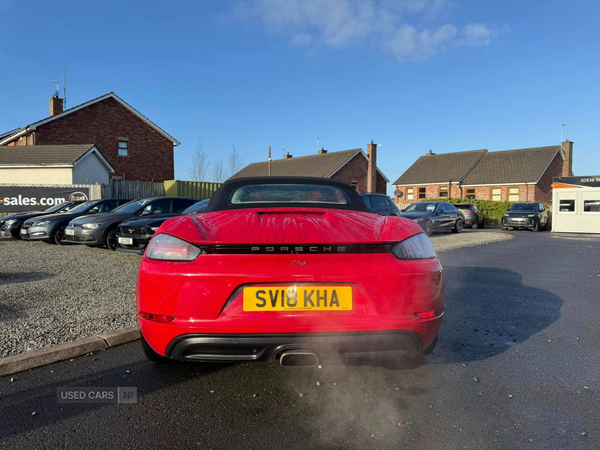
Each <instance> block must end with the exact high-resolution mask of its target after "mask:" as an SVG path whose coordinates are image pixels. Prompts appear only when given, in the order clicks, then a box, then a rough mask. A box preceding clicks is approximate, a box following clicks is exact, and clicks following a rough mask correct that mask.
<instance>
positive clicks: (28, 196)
mask: <svg viewBox="0 0 600 450" xmlns="http://www.w3.org/2000/svg"><path fill="white" fill-rule="evenodd" d="M89 198H90V190H89V188H65V187H30V186H29V187H25V186H0V213H3V212H24V211H43V210H45V209H48V208H50V207H52V206H56V205H60V204H61V203H64V202H68V201H76V202H85V201H88V200H89Z"/></svg>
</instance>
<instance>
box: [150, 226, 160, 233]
mask: <svg viewBox="0 0 600 450" xmlns="http://www.w3.org/2000/svg"><path fill="white" fill-rule="evenodd" d="M159 228H160V227H150V230H152V232H153V233H156V230H158V229H159Z"/></svg>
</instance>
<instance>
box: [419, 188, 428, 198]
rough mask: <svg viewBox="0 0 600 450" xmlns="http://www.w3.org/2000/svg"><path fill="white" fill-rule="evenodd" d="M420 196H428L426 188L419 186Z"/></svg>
mask: <svg viewBox="0 0 600 450" xmlns="http://www.w3.org/2000/svg"><path fill="white" fill-rule="evenodd" d="M419 198H427V193H426V191H425V188H419Z"/></svg>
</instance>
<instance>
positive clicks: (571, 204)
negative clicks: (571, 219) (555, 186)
mask: <svg viewBox="0 0 600 450" xmlns="http://www.w3.org/2000/svg"><path fill="white" fill-rule="evenodd" d="M558 212H559V213H570V212H575V200H560V201H559V202H558Z"/></svg>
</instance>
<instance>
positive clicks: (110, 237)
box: [106, 228, 117, 250]
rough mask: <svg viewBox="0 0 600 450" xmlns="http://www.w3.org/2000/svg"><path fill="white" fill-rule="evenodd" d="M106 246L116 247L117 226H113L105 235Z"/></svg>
mask: <svg viewBox="0 0 600 450" xmlns="http://www.w3.org/2000/svg"><path fill="white" fill-rule="evenodd" d="M106 248H108V249H109V250H116V249H117V228H113V229H112V230H110V231H109V232H108V234H107V235H106Z"/></svg>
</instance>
